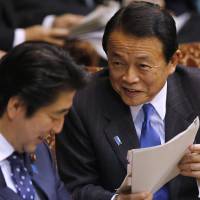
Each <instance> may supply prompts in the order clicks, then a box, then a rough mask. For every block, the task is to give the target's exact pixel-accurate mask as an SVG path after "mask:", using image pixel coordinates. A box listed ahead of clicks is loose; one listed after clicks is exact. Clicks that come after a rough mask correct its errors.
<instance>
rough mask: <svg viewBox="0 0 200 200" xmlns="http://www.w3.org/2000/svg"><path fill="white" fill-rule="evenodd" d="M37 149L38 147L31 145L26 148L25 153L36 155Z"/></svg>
mask: <svg viewBox="0 0 200 200" xmlns="http://www.w3.org/2000/svg"><path fill="white" fill-rule="evenodd" d="M36 148H37V145H29V146H26V147H24V152H26V153H28V154H31V153H35V150H36Z"/></svg>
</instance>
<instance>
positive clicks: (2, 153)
mask: <svg viewBox="0 0 200 200" xmlns="http://www.w3.org/2000/svg"><path fill="white" fill-rule="evenodd" d="M13 152H14V148H13V146H12V145H11V144H10V143H9V142H8V141H7V140H6V138H5V137H4V136H3V135H2V134H1V133H0V162H1V161H3V160H5V159H6V158H7V157H9V156H10V155H11V154H12V153H13Z"/></svg>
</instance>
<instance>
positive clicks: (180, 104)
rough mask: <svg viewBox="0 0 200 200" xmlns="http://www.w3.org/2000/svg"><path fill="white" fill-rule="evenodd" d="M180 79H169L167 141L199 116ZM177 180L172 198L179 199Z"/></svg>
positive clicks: (172, 189)
mask: <svg viewBox="0 0 200 200" xmlns="http://www.w3.org/2000/svg"><path fill="white" fill-rule="evenodd" d="M178 80H179V79H178V78H176V75H172V76H171V77H170V78H169V79H168V89H167V104H166V106H167V109H166V111H167V112H166V117H165V137H166V141H168V140H170V139H171V138H173V137H174V136H175V135H177V134H178V133H180V132H182V131H183V130H185V129H186V128H187V127H188V126H189V125H190V124H191V123H192V121H193V120H194V118H195V117H196V116H197V114H196V113H195V112H194V110H193V108H192V106H191V104H190V102H189V101H188V99H187V98H186V95H185V94H184V90H183V88H182V85H181V83H180V81H178ZM176 180H177V179H173V180H172V181H170V184H169V189H170V194H171V198H172V199H178V191H179V188H180V184H181V182H180V181H179V182H178V181H176ZM174 188H176V189H174Z"/></svg>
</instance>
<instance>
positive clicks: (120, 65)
mask: <svg viewBox="0 0 200 200" xmlns="http://www.w3.org/2000/svg"><path fill="white" fill-rule="evenodd" d="M112 65H113V66H116V67H122V66H124V63H122V62H119V61H114V62H112Z"/></svg>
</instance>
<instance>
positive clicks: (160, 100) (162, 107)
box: [130, 82, 167, 121]
mask: <svg viewBox="0 0 200 200" xmlns="http://www.w3.org/2000/svg"><path fill="white" fill-rule="evenodd" d="M166 101H167V82H166V83H165V85H164V86H163V88H162V89H161V90H160V92H159V93H158V94H157V95H156V96H155V97H154V98H153V99H152V100H151V101H150V102H147V103H151V104H152V105H153V107H154V108H155V110H156V112H157V114H158V115H159V117H160V118H161V119H162V120H164V118H165V114H166ZM142 106H143V105H138V106H130V110H131V115H132V118H133V121H135V119H136V117H137V115H138V113H139V111H140V109H141V108H142Z"/></svg>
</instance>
